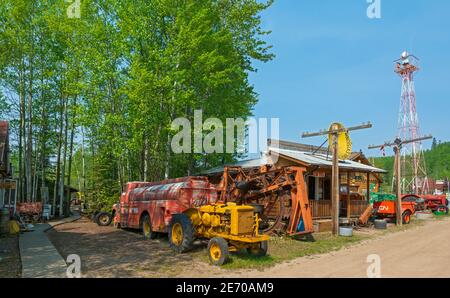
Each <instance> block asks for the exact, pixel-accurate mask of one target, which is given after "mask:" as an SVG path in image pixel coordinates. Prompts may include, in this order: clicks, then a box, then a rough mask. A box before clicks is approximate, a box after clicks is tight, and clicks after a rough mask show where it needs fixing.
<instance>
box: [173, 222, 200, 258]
mask: <svg viewBox="0 0 450 298" xmlns="http://www.w3.org/2000/svg"><path fill="white" fill-rule="evenodd" d="M194 236H195V230H194V226H193V225H192V222H191V220H190V219H189V217H188V216H187V215H186V214H175V215H173V217H172V220H171V221H170V224H169V245H170V248H172V249H173V250H174V251H176V252H178V253H183V252H187V251H189V250H191V249H192V244H193V243H194Z"/></svg>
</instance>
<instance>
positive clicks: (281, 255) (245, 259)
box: [197, 233, 369, 270]
mask: <svg viewBox="0 0 450 298" xmlns="http://www.w3.org/2000/svg"><path fill="white" fill-rule="evenodd" d="M313 238H314V241H303V240H295V239H292V238H290V237H272V238H271V239H270V240H269V254H268V255H267V256H264V257H256V256H252V255H249V254H248V253H247V252H246V251H245V250H241V251H239V252H236V253H232V254H230V260H229V261H228V262H227V263H226V264H224V265H223V266H222V268H223V269H231V270H234V269H244V268H245V269H249V268H252V269H262V268H265V267H269V266H273V265H275V264H277V263H280V262H282V261H287V260H292V259H295V258H298V257H303V256H310V255H315V254H321V253H327V252H330V251H336V250H339V249H341V248H343V247H346V246H349V245H351V244H354V243H357V242H360V241H362V240H364V239H367V238H369V237H368V236H356V235H354V236H353V237H338V236H332V235H331V233H315V234H314V235H313ZM197 257H199V258H201V259H202V260H203V261H205V262H208V257H207V256H206V255H205V254H202V255H197Z"/></svg>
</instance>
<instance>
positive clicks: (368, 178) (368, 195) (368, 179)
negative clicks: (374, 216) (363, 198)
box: [367, 172, 370, 203]
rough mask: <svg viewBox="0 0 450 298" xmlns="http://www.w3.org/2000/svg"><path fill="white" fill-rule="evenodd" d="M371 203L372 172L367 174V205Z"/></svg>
mask: <svg viewBox="0 0 450 298" xmlns="http://www.w3.org/2000/svg"><path fill="white" fill-rule="evenodd" d="M369 201H370V172H367V203H368V202H369Z"/></svg>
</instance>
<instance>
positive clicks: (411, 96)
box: [395, 51, 428, 194]
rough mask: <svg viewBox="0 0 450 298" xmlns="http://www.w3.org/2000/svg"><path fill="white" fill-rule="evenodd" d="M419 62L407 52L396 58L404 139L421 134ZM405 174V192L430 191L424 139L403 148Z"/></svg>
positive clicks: (402, 165) (401, 127)
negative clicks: (417, 82)
mask: <svg viewBox="0 0 450 298" xmlns="http://www.w3.org/2000/svg"><path fill="white" fill-rule="evenodd" d="M418 61H419V59H418V58H417V57H415V56H414V55H411V54H409V53H408V52H406V51H405V52H403V53H402V56H401V58H400V59H398V60H396V61H395V63H396V64H395V72H396V73H397V74H398V75H399V76H400V77H401V79H402V94H401V98H400V111H399V116H398V135H397V137H398V138H400V139H401V140H402V141H405V140H413V139H417V138H419V137H420V127H419V118H418V116H417V110H416V92H415V88H414V74H415V72H416V71H418V70H419V66H418ZM401 177H402V179H401V189H402V192H403V193H415V194H423V193H428V178H427V171H426V167H425V158H424V155H423V151H422V143H421V142H412V143H409V144H406V145H404V146H403V147H402V149H401Z"/></svg>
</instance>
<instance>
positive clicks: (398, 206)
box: [394, 147, 403, 226]
mask: <svg viewBox="0 0 450 298" xmlns="http://www.w3.org/2000/svg"><path fill="white" fill-rule="evenodd" d="M394 151H395V158H394V167H395V169H394V172H395V193H396V195H397V201H396V204H395V205H396V211H395V213H396V219H397V220H396V224H397V226H401V225H402V224H403V222H402V211H403V210H402V198H401V195H402V193H401V177H402V176H401V172H400V171H401V170H400V168H401V166H400V164H401V163H400V148H399V147H394Z"/></svg>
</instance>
